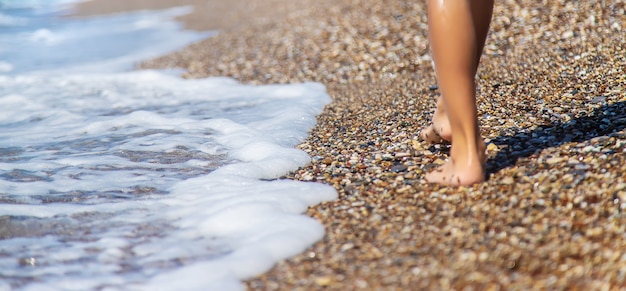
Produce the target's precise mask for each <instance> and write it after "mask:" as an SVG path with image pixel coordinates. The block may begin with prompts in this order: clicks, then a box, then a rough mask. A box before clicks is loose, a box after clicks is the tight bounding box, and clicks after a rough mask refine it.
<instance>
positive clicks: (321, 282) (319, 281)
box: [315, 276, 333, 287]
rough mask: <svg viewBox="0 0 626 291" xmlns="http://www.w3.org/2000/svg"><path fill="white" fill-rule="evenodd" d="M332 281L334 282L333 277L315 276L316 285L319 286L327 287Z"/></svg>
mask: <svg viewBox="0 0 626 291" xmlns="http://www.w3.org/2000/svg"><path fill="white" fill-rule="evenodd" d="M332 283H333V279H332V278H331V277H328V276H324V277H317V278H315V285H317V286H321V287H327V286H330V285H331V284H332Z"/></svg>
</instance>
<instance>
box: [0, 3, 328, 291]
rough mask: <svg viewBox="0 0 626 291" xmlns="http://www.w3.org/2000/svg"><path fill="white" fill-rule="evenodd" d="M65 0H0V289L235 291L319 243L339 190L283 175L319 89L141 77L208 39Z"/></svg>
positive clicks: (172, 25) (167, 15) (155, 16)
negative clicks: (324, 214) (82, 10)
mask: <svg viewBox="0 0 626 291" xmlns="http://www.w3.org/2000/svg"><path fill="white" fill-rule="evenodd" d="M71 4H72V1H70V0H56V1H52V0H12V1H10V0H9V1H7V0H0V290H93V289H99V290H100V289H102V290H239V289H243V285H242V283H241V280H244V279H246V278H250V277H252V276H255V275H257V274H260V273H262V272H265V271H267V270H268V269H269V268H271V267H272V265H273V264H274V263H276V262H277V261H278V260H281V259H284V258H287V257H289V256H293V255H295V254H298V253H300V252H302V251H304V250H305V249H306V248H307V247H309V246H310V245H311V244H313V243H314V242H315V241H317V240H319V239H320V238H321V237H322V236H323V234H324V229H323V227H322V226H321V225H320V223H318V222H317V221H315V220H313V219H312V218H310V217H308V216H305V215H303V214H302V213H303V212H304V211H305V210H306V209H307V207H308V206H311V205H314V204H316V203H320V202H322V201H327V200H332V199H335V198H336V192H335V191H334V189H333V188H332V187H329V186H326V185H322V184H317V183H304V182H297V181H292V180H285V179H278V178H279V177H281V176H282V175H285V174H286V173H288V172H289V171H292V170H295V169H297V168H298V167H301V166H304V165H306V164H307V163H308V162H309V161H310V157H309V156H308V155H307V154H306V153H304V152H302V151H300V150H297V149H295V145H297V144H298V143H299V142H301V141H302V140H303V139H304V138H305V137H306V136H307V131H308V130H309V129H311V128H312V126H314V124H315V116H316V114H319V113H320V112H321V110H322V108H323V106H324V105H325V104H327V103H328V102H329V101H330V99H329V96H328V95H327V94H326V91H325V88H324V86H322V85H320V84H317V83H304V84H291V85H268V86H249V85H242V84H239V83H237V82H236V81H234V80H232V79H229V78H209V79H202V80H184V79H181V78H179V77H177V74H176V73H177V72H164V71H136V70H133V64H134V63H135V62H138V61H140V60H142V59H146V58H149V57H153V56H157V55H161V54H164V53H167V52H169V51H172V50H175V49H178V48H181V47H183V46H184V45H186V44H188V43H190V42H193V41H197V40H199V39H202V38H205V37H209V36H210V35H211V32H207V33H198V32H190V31H184V30H182V29H181V27H180V25H179V24H177V23H176V22H174V21H173V20H172V19H173V18H175V17H176V16H178V15H181V14H184V13H187V12H189V9H190V8H189V7H178V8H173V9H168V10H163V11H141V12H133V13H123V14H116V15H109V16H103V17H90V18H66V17H61V16H62V15H63V14H67V13H70V12H71Z"/></svg>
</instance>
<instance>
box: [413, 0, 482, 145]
mask: <svg viewBox="0 0 626 291" xmlns="http://www.w3.org/2000/svg"><path fill="white" fill-rule="evenodd" d="M476 2H481V3H476ZM493 2H494V1H493V0H487V1H474V2H473V3H471V13H472V20H473V22H474V26H473V28H474V34H475V35H476V41H477V50H476V58H475V59H474V63H473V65H474V70H473V71H474V73H473V75H475V74H476V71H477V70H478V63H479V61H480V56H481V55H482V52H483V47H484V45H485V39H486V38H487V33H488V32H489V23H490V22H491V13H492V12H493ZM420 137H421V138H422V139H423V140H425V141H427V142H430V143H444V142H446V141H447V142H451V141H452V130H451V129H450V122H449V120H448V115H447V113H446V110H445V106H444V104H443V100H442V98H441V97H439V98H437V108H436V109H435V112H434V114H433V119H432V122H431V124H430V125H429V126H427V127H425V128H424V129H423V130H422V131H421V132H420Z"/></svg>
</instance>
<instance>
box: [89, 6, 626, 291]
mask: <svg viewBox="0 0 626 291" xmlns="http://www.w3.org/2000/svg"><path fill="white" fill-rule="evenodd" d="M99 1H102V0H99ZM116 1H117V0H116ZM172 1H174V0H172ZM190 1H191V0H190ZM95 2H98V1H94V3H95ZM279 2H280V1H277V2H276V3H279ZM283 2H284V3H287V2H289V0H283ZM88 3H89V2H88ZM544 4H545V3H544ZM544 4H540V3H534V2H532V1H525V2H524V3H523V5H520V4H518V3H517V2H515V1H510V2H505V1H503V2H498V3H497V4H496V11H495V13H494V19H493V23H492V31H491V33H490V35H489V38H488V40H487V47H486V48H485V52H484V55H483V60H482V63H481V67H480V69H479V72H478V76H477V82H478V84H479V86H480V88H481V90H480V94H479V97H478V103H479V114H480V116H481V119H480V121H481V125H482V129H483V136H484V137H485V138H486V139H487V141H488V142H489V144H490V146H489V152H488V153H489V157H490V159H489V161H488V163H487V168H488V171H489V173H490V178H489V180H488V181H487V182H485V183H481V184H479V185H475V186H473V187H439V186H432V185H427V184H425V183H424V182H423V181H422V180H421V176H422V174H423V173H424V172H425V171H428V170H429V165H431V164H433V163H435V164H436V163H440V162H441V161H443V160H444V159H445V158H446V157H447V154H446V149H445V148H438V147H432V146H429V145H426V144H424V143H423V142H421V141H419V140H417V133H418V130H419V129H420V128H421V127H423V126H425V125H426V124H428V122H429V118H430V114H431V112H432V110H433V109H434V106H435V100H436V97H437V95H438V92H437V90H431V89H432V88H431V86H433V85H434V84H435V78H434V74H433V72H432V68H431V67H430V60H429V55H428V43H427V41H428V38H427V35H426V14H425V13H426V12H425V11H426V9H425V8H426V7H425V3H421V2H420V3H406V2H404V1H400V0H392V1H386V2H385V3H379V1H375V0H338V1H334V2H328V3H326V4H324V5H319V6H317V7H315V9H313V8H310V9H301V10H293V11H290V12H288V13H286V14H285V15H284V18H280V19H279V18H269V19H268V18H263V17H262V16H259V17H261V18H263V19H264V20H263V21H261V22H254V21H251V22H236V25H234V26H231V27H230V28H228V29H227V30H225V31H224V32H223V33H220V34H218V35H217V36H214V37H212V38H210V39H207V40H204V41H201V42H198V43H195V44H192V45H190V46H189V47H187V48H185V49H183V50H181V51H179V52H174V53H172V54H169V55H167V56H163V57H160V58H156V59H154V60H147V61H146V62H143V63H142V64H140V66H139V67H140V68H167V67H180V68H183V69H185V70H186V73H185V75H184V76H185V77H187V78H204V77H208V76H229V77H233V78H235V79H237V80H239V81H241V82H244V83H253V84H257V83H289V82H303V81H317V82H321V83H323V84H324V85H326V87H327V90H328V92H329V94H330V95H331V97H332V98H333V102H332V103H331V104H330V105H328V106H327V107H326V108H325V110H324V112H323V113H322V114H320V115H319V116H318V123H317V125H316V127H315V128H314V129H313V130H312V131H311V133H310V136H309V138H308V139H307V141H305V142H304V143H302V144H301V145H299V146H298V147H299V148H300V149H302V150H304V151H306V152H307V153H308V154H309V155H310V156H312V157H313V162H312V163H311V164H310V165H309V166H307V167H304V168H302V169H300V170H298V171H296V172H295V173H292V174H289V175H288V177H287V178H290V179H297V180H302V181H317V182H323V183H326V184H330V185H332V186H334V187H335V188H336V189H337V191H338V193H339V196H340V197H339V199H338V200H337V201H333V202H327V203H323V204H319V205H316V206H314V207H311V208H310V209H309V210H308V211H307V214H308V215H309V216H311V217H313V218H315V219H317V220H318V221H321V222H322V223H323V225H324V226H325V228H326V236H325V237H324V239H323V240H322V241H320V242H318V243H317V244H315V245H314V246H312V247H311V248H309V250H307V251H306V252H304V253H303V254H301V255H297V256H295V257H293V258H291V259H288V260H285V261H282V262H280V263H279V264H278V265H276V266H275V267H274V268H273V269H272V270H271V271H270V272H268V273H265V274H262V275H260V276H259V277H256V278H253V279H250V280H248V281H247V282H246V284H247V286H248V288H249V289H254V290H304V289H306V290H318V289H319V290H352V289H364V290H377V289H385V290H389V289H392V290H393V289H399V290H410V289H463V288H465V287H473V288H477V289H489V288H494V289H542V288H552V289H561V288H592V289H602V288H608V289H610V290H619V288H621V286H624V285H626V260H624V259H623V258H622V257H623V256H622V253H623V252H624V251H625V248H626V247H625V246H626V227H625V225H626V214H623V212H622V211H623V210H625V209H626V183H625V182H624V181H626V122H625V121H624V120H626V116H625V114H626V113H625V112H626V89H625V86H624V85H623V84H624V83H625V82H626V79H624V75H623V70H621V71H620V70H619V68H624V67H626V57H625V56H626V49H625V48H624V45H623V44H624V43H626V37H625V36H624V35H626V34H625V33H624V31H623V28H624V27H625V26H624V25H625V24H626V16H625V15H626V14H624V3H613V4H612V5H609V6H607V7H602V5H601V4H600V3H599V2H594V1H588V2H585V3H567V4H565V3H561V2H560V1H556V0H551V1H548V3H547V5H544ZM261 18H259V19H261ZM198 19H202V17H199V18H198ZM616 181H617V182H616ZM619 181H622V182H619Z"/></svg>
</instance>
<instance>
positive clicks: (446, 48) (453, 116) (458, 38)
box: [426, 0, 493, 185]
mask: <svg viewBox="0 0 626 291" xmlns="http://www.w3.org/2000/svg"><path fill="white" fill-rule="evenodd" d="M492 11H493V0H429V2H428V21H429V34H430V43H431V46H432V51H433V59H434V61H435V65H436V73H437V79H438V81H439V86H440V88H441V94H442V98H441V100H442V101H443V102H441V103H442V105H443V108H444V110H445V114H446V115H447V117H448V121H449V125H450V131H451V141H453V142H452V148H451V150H450V159H449V160H448V162H446V164H444V165H443V166H441V167H440V168H439V169H437V170H435V171H434V172H432V173H429V174H427V175H426V180H427V181H429V182H431V183H437V184H446V185H471V184H474V183H478V182H482V181H484V179H485V174H484V159H485V152H484V151H485V143H484V142H483V140H482V137H481V136H480V130H479V128H478V117H477V109H476V85H475V81H474V76H475V74H476V70H477V68H478V61H479V58H480V54H481V52H482V47H483V45H484V41H485V40H484V38H485V37H486V35H487V31H488V29H489V22H490V19H491V14H492ZM435 128H436V127H435Z"/></svg>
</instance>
